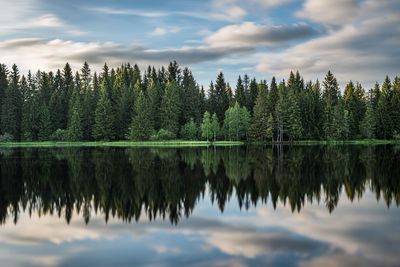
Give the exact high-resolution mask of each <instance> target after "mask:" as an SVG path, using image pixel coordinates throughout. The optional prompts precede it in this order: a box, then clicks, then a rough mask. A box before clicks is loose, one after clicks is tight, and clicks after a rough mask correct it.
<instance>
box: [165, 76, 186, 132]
mask: <svg viewBox="0 0 400 267" xmlns="http://www.w3.org/2000/svg"><path fill="white" fill-rule="evenodd" d="M180 112H181V101H180V96H179V88H178V85H177V83H176V81H174V80H172V81H171V82H168V83H167V86H166V88H165V92H164V95H163V97H162V100H161V107H160V120H161V128H162V129H164V130H168V131H170V132H172V133H174V134H177V133H178V132H179V114H180Z"/></svg>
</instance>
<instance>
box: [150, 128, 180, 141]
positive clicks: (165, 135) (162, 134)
mask: <svg viewBox="0 0 400 267" xmlns="http://www.w3.org/2000/svg"><path fill="white" fill-rule="evenodd" d="M175 138H176V134H174V133H173V132H170V131H168V130H164V129H160V130H159V131H158V133H156V134H154V135H152V136H151V137H150V140H172V139H175Z"/></svg>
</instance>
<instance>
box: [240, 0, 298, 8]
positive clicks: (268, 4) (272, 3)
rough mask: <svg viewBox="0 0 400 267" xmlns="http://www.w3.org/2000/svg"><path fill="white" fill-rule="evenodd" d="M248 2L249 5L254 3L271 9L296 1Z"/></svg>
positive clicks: (252, 0)
mask: <svg viewBox="0 0 400 267" xmlns="http://www.w3.org/2000/svg"><path fill="white" fill-rule="evenodd" d="M248 1H249V2H250V3H255V4H258V5H260V6H263V7H267V8H271V7H277V6H281V5H285V4H288V3H292V2H295V1H297V0H248Z"/></svg>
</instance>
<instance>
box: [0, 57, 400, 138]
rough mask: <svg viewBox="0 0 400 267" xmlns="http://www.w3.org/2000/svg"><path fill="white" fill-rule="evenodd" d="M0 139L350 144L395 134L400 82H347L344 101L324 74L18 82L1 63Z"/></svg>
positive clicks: (125, 68)
mask: <svg viewBox="0 0 400 267" xmlns="http://www.w3.org/2000/svg"><path fill="white" fill-rule="evenodd" d="M0 106H1V108H0V122H1V123H0V133H1V135H0V141H11V140H15V141H47V140H56V141H64V140H68V141H84V140H85V141H92V140H108V141H113V140H124V139H130V140H167V139H176V138H180V139H187V140H199V139H203V140H213V141H216V140H259V141H269V140H271V141H278V142H282V141H292V140H347V139H362V138H368V139H372V138H377V139H393V138H397V137H398V136H399V135H400V79H399V77H397V76H396V77H395V78H394V80H393V82H391V80H390V79H389V77H388V76H386V78H385V80H384V82H383V84H382V86H380V85H379V84H378V83H376V84H375V87H374V88H372V89H370V90H365V89H364V88H363V87H362V86H361V84H360V83H358V82H356V83H354V82H352V81H349V83H348V84H347V85H346V87H345V89H344V93H343V94H342V93H341V90H340V89H339V86H338V82H337V80H336V78H335V77H334V75H333V74H332V73H331V72H330V71H328V73H327V74H326V76H325V77H324V80H323V81H322V83H320V82H319V81H318V80H316V81H315V82H312V81H308V82H305V81H304V79H303V78H302V77H301V76H300V74H299V72H298V71H297V72H296V73H293V72H291V73H290V76H289V78H288V79H287V81H286V80H282V81H280V82H279V83H278V82H277V81H276V79H275V77H272V79H271V82H270V83H269V84H268V83H267V81H266V80H261V81H259V82H258V81H256V79H255V78H253V79H250V77H249V76H248V75H244V76H243V78H242V77H241V76H239V77H238V79H237V84H236V87H235V89H233V88H232V87H231V86H230V85H229V83H227V82H226V81H225V79H224V75H223V73H222V72H221V73H219V75H218V77H217V79H216V81H215V82H211V84H210V86H209V89H208V90H207V92H206V90H205V89H204V87H203V86H199V85H198V84H197V82H196V80H195V79H194V76H193V74H192V72H191V71H190V70H189V69H188V68H183V69H182V68H181V67H180V66H179V65H178V63H177V62H176V61H174V62H170V64H169V65H168V67H167V68H164V67H161V68H160V69H158V70H156V69H155V68H154V67H151V66H149V67H148V68H147V69H146V70H145V71H144V73H143V74H142V73H141V70H140V69H139V67H138V66H137V65H134V66H132V65H130V64H124V65H122V66H120V67H118V68H117V69H113V68H112V69H111V70H110V69H109V68H108V66H107V64H105V65H104V67H103V70H102V72H101V73H99V74H98V73H96V72H95V73H94V74H93V75H92V73H91V70H90V67H89V65H88V63H87V62H85V63H84V64H83V67H82V68H81V70H80V71H77V72H76V73H75V74H73V71H72V69H71V67H70V65H69V64H68V63H66V65H65V67H64V68H63V69H62V70H60V69H58V70H57V71H56V72H55V73H54V72H52V71H50V72H43V71H37V73H36V74H32V73H31V72H30V71H29V72H28V74H27V75H26V76H25V75H22V76H21V75H20V73H19V70H18V67H17V66H16V65H13V66H12V68H11V69H10V70H9V69H8V68H7V66H6V65H4V64H0Z"/></svg>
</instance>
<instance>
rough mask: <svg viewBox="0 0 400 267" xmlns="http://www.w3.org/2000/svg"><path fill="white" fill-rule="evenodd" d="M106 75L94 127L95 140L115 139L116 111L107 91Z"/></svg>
mask: <svg viewBox="0 0 400 267" xmlns="http://www.w3.org/2000/svg"><path fill="white" fill-rule="evenodd" d="M106 79H107V78H106V77H104V78H103V83H102V85H101V92H100V99H99V101H98V103H97V107H96V112H95V124H94V127H93V138H94V139H95V140H108V141H110V140H113V139H114V137H115V135H114V129H113V128H114V113H113V110H112V106H111V101H110V98H109V94H108V92H107V86H106V83H107V81H106Z"/></svg>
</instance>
